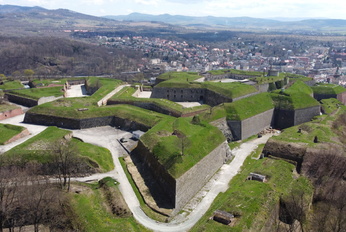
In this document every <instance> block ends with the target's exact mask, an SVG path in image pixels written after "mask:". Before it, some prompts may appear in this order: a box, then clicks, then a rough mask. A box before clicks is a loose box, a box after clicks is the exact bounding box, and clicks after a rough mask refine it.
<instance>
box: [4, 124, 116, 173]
mask: <svg viewBox="0 0 346 232" xmlns="http://www.w3.org/2000/svg"><path fill="white" fill-rule="evenodd" d="M70 133H71V132H70V131H67V130H62V129H59V128H57V127H48V128H47V129H45V130H44V131H43V132H41V133H40V134H38V135H36V136H34V137H32V138H30V139H28V140H27V141H25V142H24V143H22V144H20V145H18V146H16V147H14V148H12V149H11V150H9V151H8V152H6V153H4V156H7V157H12V158H17V159H18V160H21V161H22V162H32V161H35V162H38V163H49V162H51V161H52V153H51V152H50V150H51V149H52V148H53V146H54V145H55V144H56V142H57V141H58V140H60V139H62V138H63V137H64V136H66V135H68V134H70ZM72 145H75V146H76V150H77V152H78V155H80V156H81V157H85V158H87V159H90V160H92V161H94V162H96V163H97V164H98V166H99V168H100V171H102V172H108V171H111V170H113V169H114V164H113V160H112V155H111V153H110V152H109V151H108V150H107V149H105V148H102V147H98V146H95V145H91V144H88V143H83V142H81V141H80V140H78V139H74V138H72Z"/></svg>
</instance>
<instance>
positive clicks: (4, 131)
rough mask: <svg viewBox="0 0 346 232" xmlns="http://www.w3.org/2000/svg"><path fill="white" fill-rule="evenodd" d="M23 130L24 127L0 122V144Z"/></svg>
mask: <svg viewBox="0 0 346 232" xmlns="http://www.w3.org/2000/svg"><path fill="white" fill-rule="evenodd" d="M23 130H25V127H22V126H15V125H11V124H1V123H0V145H4V143H5V142H7V141H8V140H9V139H11V138H12V137H14V136H16V135H17V134H19V133H20V132H22V131H23Z"/></svg>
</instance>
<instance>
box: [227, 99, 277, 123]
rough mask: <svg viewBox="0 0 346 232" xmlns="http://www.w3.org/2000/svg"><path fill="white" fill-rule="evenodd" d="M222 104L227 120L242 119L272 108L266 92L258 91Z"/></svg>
mask: <svg viewBox="0 0 346 232" xmlns="http://www.w3.org/2000/svg"><path fill="white" fill-rule="evenodd" d="M224 106H225V109H226V113H227V119H229V120H244V119H246V118H250V117H253V116H255V115H257V114H260V113H262V112H265V111H267V110H270V109H273V108H274V104H273V101H272V99H271V97H270V95H269V94H268V93H260V94H257V95H255V96H251V97H247V98H244V99H241V100H238V101H235V102H232V103H225V104H224Z"/></svg>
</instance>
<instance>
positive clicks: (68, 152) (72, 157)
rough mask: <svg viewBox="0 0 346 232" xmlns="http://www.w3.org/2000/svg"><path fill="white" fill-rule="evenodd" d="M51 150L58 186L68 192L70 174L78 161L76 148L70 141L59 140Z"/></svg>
mask: <svg viewBox="0 0 346 232" xmlns="http://www.w3.org/2000/svg"><path fill="white" fill-rule="evenodd" d="M52 150H53V157H54V158H53V159H54V163H55V165H56V166H57V171H58V179H59V183H60V186H61V188H67V191H69V190H70V179H71V174H72V171H73V169H74V167H76V164H77V160H78V158H77V148H76V146H75V144H73V143H72V142H71V140H70V139H61V140H59V141H57V142H56V143H55V144H54V145H53V149H52Z"/></svg>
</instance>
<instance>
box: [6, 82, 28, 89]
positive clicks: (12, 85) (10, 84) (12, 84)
mask: <svg viewBox="0 0 346 232" xmlns="http://www.w3.org/2000/svg"><path fill="white" fill-rule="evenodd" d="M21 88H24V86H23V85H22V83H21V82H20V81H5V82H4V84H3V85H0V89H3V90H10V89H21Z"/></svg>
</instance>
